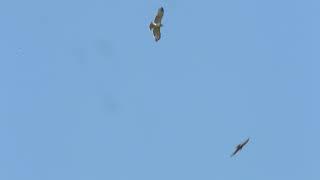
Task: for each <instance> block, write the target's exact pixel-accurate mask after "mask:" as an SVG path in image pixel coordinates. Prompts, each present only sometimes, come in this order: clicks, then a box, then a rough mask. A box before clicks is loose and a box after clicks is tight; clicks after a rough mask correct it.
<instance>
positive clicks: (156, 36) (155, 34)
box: [153, 28, 161, 41]
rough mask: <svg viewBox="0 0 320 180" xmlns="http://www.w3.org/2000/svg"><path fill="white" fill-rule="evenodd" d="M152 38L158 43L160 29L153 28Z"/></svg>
mask: <svg viewBox="0 0 320 180" xmlns="http://www.w3.org/2000/svg"><path fill="white" fill-rule="evenodd" d="M153 36H154V38H155V40H156V41H159V39H160V38H161V32H160V28H153Z"/></svg>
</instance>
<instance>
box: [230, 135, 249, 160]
mask: <svg viewBox="0 0 320 180" xmlns="http://www.w3.org/2000/svg"><path fill="white" fill-rule="evenodd" d="M249 139H250V138H248V139H247V140H245V141H244V142H243V143H241V144H238V145H237V147H236V150H235V151H234V152H233V153H232V154H231V157H232V156H234V155H236V154H237V153H238V152H239V151H240V150H242V148H243V147H244V146H245V145H246V144H247V143H248V142H249Z"/></svg>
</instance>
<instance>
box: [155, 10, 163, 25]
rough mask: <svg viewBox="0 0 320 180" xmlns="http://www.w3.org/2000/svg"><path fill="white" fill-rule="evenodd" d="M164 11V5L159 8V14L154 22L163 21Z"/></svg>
mask: <svg viewBox="0 0 320 180" xmlns="http://www.w3.org/2000/svg"><path fill="white" fill-rule="evenodd" d="M163 13H164V9H163V7H161V8H159V9H158V13H157V15H156V18H155V19H154V22H155V23H156V24H159V23H161V20H162V16H163Z"/></svg>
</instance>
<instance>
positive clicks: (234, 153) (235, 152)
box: [231, 147, 240, 157]
mask: <svg viewBox="0 0 320 180" xmlns="http://www.w3.org/2000/svg"><path fill="white" fill-rule="evenodd" d="M239 150H240V148H238V147H237V149H236V150H235V151H234V152H233V153H232V154H231V157H232V156H234V155H236V154H237V152H238V151H239Z"/></svg>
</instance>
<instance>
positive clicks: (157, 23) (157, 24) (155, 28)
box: [149, 7, 164, 41]
mask: <svg viewBox="0 0 320 180" xmlns="http://www.w3.org/2000/svg"><path fill="white" fill-rule="evenodd" d="M163 13H164V9H163V7H160V8H159V9H158V13H157V15H156V17H155V19H154V21H153V22H151V23H150V25H149V28H150V31H151V30H152V32H153V36H154V39H155V41H159V39H160V38H161V32H160V28H161V27H162V24H161V20H162V17H163Z"/></svg>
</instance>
